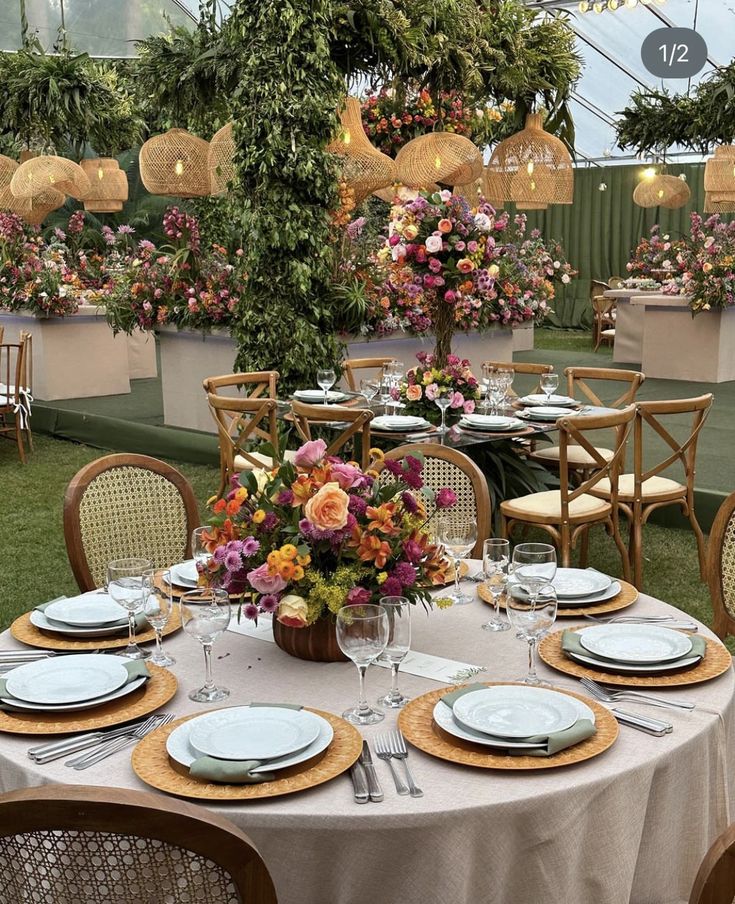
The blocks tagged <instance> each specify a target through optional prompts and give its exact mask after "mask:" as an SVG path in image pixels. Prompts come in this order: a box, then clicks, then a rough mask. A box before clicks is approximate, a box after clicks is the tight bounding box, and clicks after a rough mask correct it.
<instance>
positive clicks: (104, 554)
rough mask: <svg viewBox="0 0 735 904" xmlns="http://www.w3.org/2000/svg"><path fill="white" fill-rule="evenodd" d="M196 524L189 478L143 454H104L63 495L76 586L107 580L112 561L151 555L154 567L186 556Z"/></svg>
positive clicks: (93, 585)
mask: <svg viewBox="0 0 735 904" xmlns="http://www.w3.org/2000/svg"><path fill="white" fill-rule="evenodd" d="M199 523H200V519H199V509H198V506H197V501H196V498H195V496H194V491H193V490H192V488H191V486H190V485H189V482H188V481H187V479H186V478H185V477H184V475H183V474H181V473H180V472H179V471H177V470H176V468H174V467H172V466H171V465H168V464H166V463H165V462H163V461H158V460H157V459H155V458H149V457H148V456H147V455H128V454H117V455H106V456H104V457H103V458H98V459H97V460H96V461H93V462H90V463H89V464H88V465H85V466H84V467H83V468H82V469H81V470H80V471H79V472H77V474H76V475H75V476H74V477H73V478H72V481H71V483H70V484H69V486H68V487H67V489H66V495H65V497H64V539H65V541H66V551H67V554H68V556H69V564H70V565H71V570H72V571H73V573H74V577H75V578H76V581H77V584H78V585H79V588H80V590H82V591H87V590H94V589H95V588H96V587H101V586H103V585H104V583H105V577H106V571H107V563H108V562H111V561H112V560H114V559H128V558H139V557H140V558H146V559H151V560H152V561H153V564H154V565H155V566H156V567H157V568H162V567H164V566H167V565H172V564H174V563H175V562H181V561H183V560H184V559H188V558H189V556H190V555H191V533H192V531H193V530H194V528H195V527H197V526H198V525H199Z"/></svg>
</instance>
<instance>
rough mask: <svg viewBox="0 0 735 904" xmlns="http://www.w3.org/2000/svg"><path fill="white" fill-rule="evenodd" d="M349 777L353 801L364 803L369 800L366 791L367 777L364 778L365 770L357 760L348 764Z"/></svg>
mask: <svg viewBox="0 0 735 904" xmlns="http://www.w3.org/2000/svg"><path fill="white" fill-rule="evenodd" d="M350 778H351V779H352V787H353V789H354V792H355V803H358V804H366V803H367V802H368V801H369V800H370V794H369V792H368V786H367V779H366V778H365V770H364V769H363V768H362V764H361V763H360V762H359V760H358V762H357V763H354V764H353V765H352V766H350Z"/></svg>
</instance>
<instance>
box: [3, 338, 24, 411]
mask: <svg viewBox="0 0 735 904" xmlns="http://www.w3.org/2000/svg"><path fill="white" fill-rule="evenodd" d="M26 349H27V344H26V343H23V342H7V343H6V344H5V345H0V410H3V409H4V410H5V411H17V410H18V406H19V405H20V390H21V389H22V388H23V379H24V375H25V354H26Z"/></svg>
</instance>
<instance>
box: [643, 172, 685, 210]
mask: <svg viewBox="0 0 735 904" xmlns="http://www.w3.org/2000/svg"><path fill="white" fill-rule="evenodd" d="M690 197H691V191H690V189H689V186H688V185H687V184H686V182H684V181H683V180H682V179H679V178H677V177H676V176H667V175H665V174H657V175H655V176H653V177H652V178H645V177H644V178H643V180H642V181H641V182H639V183H638V185H636V187H635V191H634V192H633V202H634V203H635V204H637V205H638V206H639V207H666V208H667V209H668V210H675V209H676V208H677V207H683V206H684V205H685V204H686V202H687V201H688V200H689V198H690Z"/></svg>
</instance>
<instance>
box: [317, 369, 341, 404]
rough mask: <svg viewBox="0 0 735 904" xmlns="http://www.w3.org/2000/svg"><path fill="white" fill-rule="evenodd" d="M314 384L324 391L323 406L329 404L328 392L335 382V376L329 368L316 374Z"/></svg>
mask: <svg viewBox="0 0 735 904" xmlns="http://www.w3.org/2000/svg"><path fill="white" fill-rule="evenodd" d="M316 382H317V384H318V385H319V387H320V388H321V389H323V390H324V404H325V405H328V404H329V390H330V389H331V388H332V387H333V386H334V384H335V383H336V382H337V375H336V374H335V372H334V371H333V370H332V368H331V367H328V368H324V369H323V370H321V369H320V370H318V371H317V372H316Z"/></svg>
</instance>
